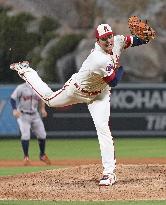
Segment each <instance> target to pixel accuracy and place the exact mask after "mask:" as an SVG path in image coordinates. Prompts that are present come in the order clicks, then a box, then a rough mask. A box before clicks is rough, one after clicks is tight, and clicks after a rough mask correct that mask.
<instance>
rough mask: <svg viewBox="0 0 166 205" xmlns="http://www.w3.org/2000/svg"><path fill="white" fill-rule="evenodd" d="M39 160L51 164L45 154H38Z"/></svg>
mask: <svg viewBox="0 0 166 205" xmlns="http://www.w3.org/2000/svg"><path fill="white" fill-rule="evenodd" d="M40 160H41V161H42V162H44V163H46V164H48V165H50V164H51V161H50V160H49V158H48V157H47V155H46V154H45V155H43V156H40Z"/></svg>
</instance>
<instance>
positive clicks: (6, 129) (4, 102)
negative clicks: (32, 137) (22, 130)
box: [0, 85, 19, 137]
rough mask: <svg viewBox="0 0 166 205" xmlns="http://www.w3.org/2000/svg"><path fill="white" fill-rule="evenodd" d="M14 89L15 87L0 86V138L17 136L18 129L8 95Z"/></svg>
mask: <svg viewBox="0 0 166 205" xmlns="http://www.w3.org/2000/svg"><path fill="white" fill-rule="evenodd" d="M15 87H16V85H0V136H6V137H8V136H16V135H19V128H18V125H17V122H16V119H15V118H14V117H13V115H12V108H11V105H10V95H11V93H12V92H13V90H14V89H15Z"/></svg>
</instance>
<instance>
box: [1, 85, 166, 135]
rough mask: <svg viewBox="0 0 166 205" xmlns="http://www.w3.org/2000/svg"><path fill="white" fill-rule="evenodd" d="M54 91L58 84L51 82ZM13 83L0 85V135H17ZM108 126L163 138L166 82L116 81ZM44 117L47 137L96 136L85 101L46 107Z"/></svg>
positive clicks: (115, 130)
mask: <svg viewBox="0 0 166 205" xmlns="http://www.w3.org/2000/svg"><path fill="white" fill-rule="evenodd" d="M50 86H51V87H52V89H53V90H57V89H58V88H60V87H61V85H50ZM15 87H16V85H8V86H7V85H5V86H3V85H1V86H0V137H6V138H7V137H16V136H19V128H18V125H17V122H16V119H15V118H14V117H13V116H12V109H11V106H10V102H9V100H10V95H11V93H12V91H13V90H14V88H15ZM110 102H111V106H110V109H111V118H110V128H111V130H112V134H113V136H115V137H121V136H122V137H136V136H138V137H145V136H146V137H166V84H147V83H146V84H142V83H141V84H136V83H130V84H127V83H126V84H119V85H118V86H117V87H116V88H114V89H112V91H111V98H110ZM46 109H47V111H48V117H47V118H44V119H43V122H44V124H45V128H46V131H47V136H48V137H49V138H86V137H96V130H95V127H94V124H93V121H92V118H91V116H90V114H89V111H88V109H87V106H86V104H78V105H72V106H67V107H64V108H56V109H54V108H49V107H46Z"/></svg>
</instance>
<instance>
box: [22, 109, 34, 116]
mask: <svg viewBox="0 0 166 205" xmlns="http://www.w3.org/2000/svg"><path fill="white" fill-rule="evenodd" d="M20 112H21V113H23V114H26V115H34V114H35V112H24V111H22V110H21V111H20Z"/></svg>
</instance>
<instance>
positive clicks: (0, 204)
mask: <svg viewBox="0 0 166 205" xmlns="http://www.w3.org/2000/svg"><path fill="white" fill-rule="evenodd" d="M165 204H166V201H115V202H113V201H110V202H103V201H99V202H78V201H76V202H56V201H52V202H51V201H48V202H46V201H0V205H165Z"/></svg>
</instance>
